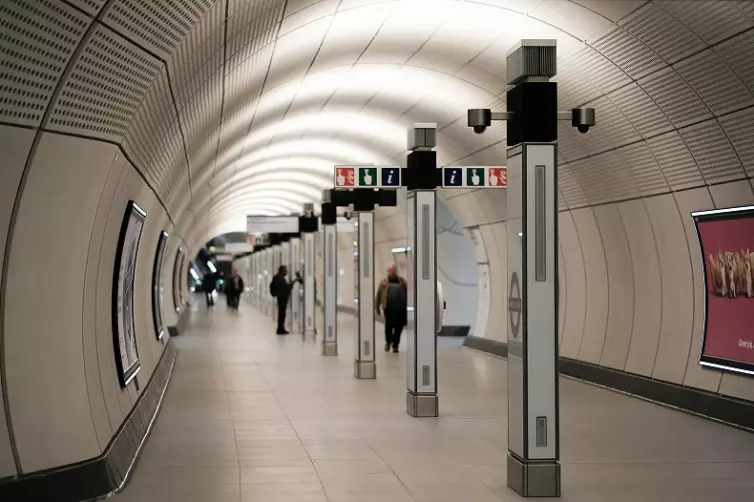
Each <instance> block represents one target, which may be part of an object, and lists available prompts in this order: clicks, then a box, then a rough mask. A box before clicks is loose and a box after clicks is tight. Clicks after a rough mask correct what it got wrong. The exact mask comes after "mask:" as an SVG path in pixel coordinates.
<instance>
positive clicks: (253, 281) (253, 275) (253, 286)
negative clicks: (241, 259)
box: [249, 253, 259, 308]
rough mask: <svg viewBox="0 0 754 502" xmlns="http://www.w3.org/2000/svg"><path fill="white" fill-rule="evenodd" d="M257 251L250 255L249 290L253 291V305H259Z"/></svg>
mask: <svg viewBox="0 0 754 502" xmlns="http://www.w3.org/2000/svg"><path fill="white" fill-rule="evenodd" d="M257 282H258V281H257V253H252V254H251V256H249V290H250V291H251V298H250V300H251V305H252V306H253V307H255V308H256V307H257V294H258V293H259V288H258V287H257V286H258V284H257Z"/></svg>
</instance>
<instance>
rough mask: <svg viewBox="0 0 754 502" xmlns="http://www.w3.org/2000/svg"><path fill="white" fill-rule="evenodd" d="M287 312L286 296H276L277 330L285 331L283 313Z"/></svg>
mask: <svg viewBox="0 0 754 502" xmlns="http://www.w3.org/2000/svg"><path fill="white" fill-rule="evenodd" d="M287 313H288V297H287V296H278V332H281V331H285V315H286V314H287Z"/></svg>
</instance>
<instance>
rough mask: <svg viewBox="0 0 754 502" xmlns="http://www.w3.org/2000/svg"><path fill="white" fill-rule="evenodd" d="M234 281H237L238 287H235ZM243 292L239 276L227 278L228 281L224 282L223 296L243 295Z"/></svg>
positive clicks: (242, 284)
mask: <svg viewBox="0 0 754 502" xmlns="http://www.w3.org/2000/svg"><path fill="white" fill-rule="evenodd" d="M236 279H238V287H236V286H235V284H234V283H235V282H236ZM243 290H244V283H243V279H242V278H241V276H240V275H239V276H236V277H233V276H231V277H229V278H228V280H227V281H226V282H225V294H231V295H240V294H241V293H243Z"/></svg>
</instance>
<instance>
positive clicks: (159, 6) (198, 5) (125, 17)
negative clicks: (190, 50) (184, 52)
mask: <svg viewBox="0 0 754 502" xmlns="http://www.w3.org/2000/svg"><path fill="white" fill-rule="evenodd" d="M214 3H215V0H160V1H155V0H116V1H115V2H114V3H113V4H112V5H111V6H110V7H109V8H108V9H107V12H106V13H105V17H104V20H103V22H104V23H105V24H107V25H108V26H110V27H111V28H112V29H114V30H115V31H117V32H119V33H122V34H123V35H125V36H127V37H129V38H130V39H133V40H134V41H135V42H136V43H138V44H140V45H142V46H143V47H144V48H146V49H147V50H149V51H151V52H153V53H154V54H156V55H157V56H159V57H161V58H163V59H168V58H169V57H170V54H171V53H172V52H173V50H174V49H175V47H176V46H177V45H178V44H179V43H180V41H181V40H183V37H184V36H186V33H188V32H189V30H191V28H192V27H193V26H194V24H196V22H197V21H198V20H199V19H201V17H202V16H203V15H204V13H205V12H207V10H209V8H210V7H212V5H213V4H214Z"/></svg>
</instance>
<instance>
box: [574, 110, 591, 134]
mask: <svg viewBox="0 0 754 502" xmlns="http://www.w3.org/2000/svg"><path fill="white" fill-rule="evenodd" d="M596 124H597V122H596V119H595V114H594V108H574V109H573V110H571V125H572V126H573V127H575V128H576V129H577V130H578V131H579V132H580V133H581V134H586V133H588V132H589V130H590V129H591V128H592V127H594V126H595V125H596Z"/></svg>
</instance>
